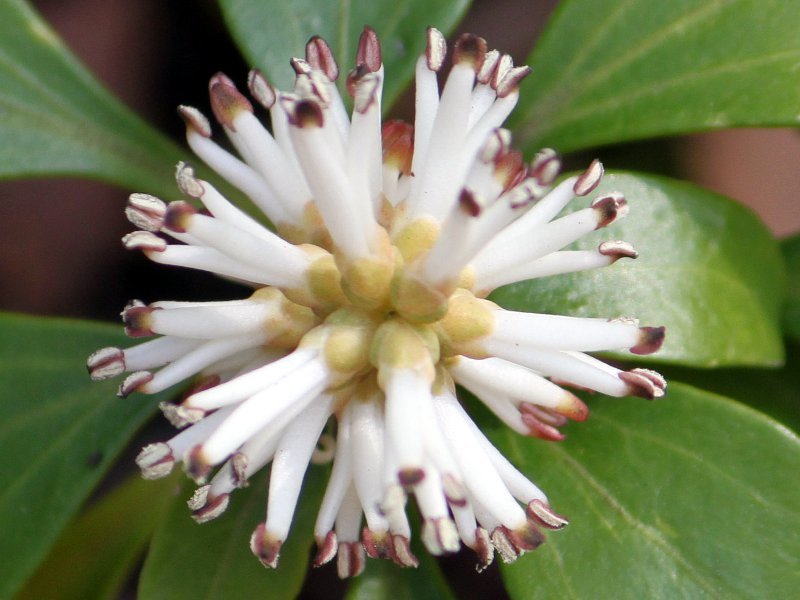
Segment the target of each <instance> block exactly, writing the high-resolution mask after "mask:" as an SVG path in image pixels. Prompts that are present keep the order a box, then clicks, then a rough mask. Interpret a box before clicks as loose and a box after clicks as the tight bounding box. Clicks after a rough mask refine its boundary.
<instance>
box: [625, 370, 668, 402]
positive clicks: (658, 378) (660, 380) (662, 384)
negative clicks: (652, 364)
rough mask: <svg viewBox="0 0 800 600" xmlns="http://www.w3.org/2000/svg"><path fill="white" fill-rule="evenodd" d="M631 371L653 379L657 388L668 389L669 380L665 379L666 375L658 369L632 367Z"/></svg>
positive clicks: (662, 390)
mask: <svg viewBox="0 0 800 600" xmlns="http://www.w3.org/2000/svg"><path fill="white" fill-rule="evenodd" d="M631 373H636V374H637V375H641V376H642V377H646V378H647V379H649V380H650V381H652V382H653V385H655V386H656V388H657V389H658V390H660V391H661V392H664V391H665V390H666V389H667V380H666V379H664V376H663V375H662V374H661V373H659V372H658V371H653V370H652V369H642V368H636V369H631ZM662 395H663V393H662V394H659V396H662Z"/></svg>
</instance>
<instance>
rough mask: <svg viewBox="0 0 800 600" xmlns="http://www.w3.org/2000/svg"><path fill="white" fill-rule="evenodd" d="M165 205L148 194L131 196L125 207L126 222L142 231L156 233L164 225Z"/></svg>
mask: <svg viewBox="0 0 800 600" xmlns="http://www.w3.org/2000/svg"><path fill="white" fill-rule="evenodd" d="M166 210H167V205H166V204H164V202H163V201H162V200H160V199H159V198H156V197H155V196H151V195H150V194H140V193H136V194H131V195H130V196H128V205H127V206H126V207H125V216H126V217H127V218H128V221H130V222H131V223H133V225H135V226H136V227H138V228H139V229H142V230H144V231H152V232H155V231H158V230H159V229H161V226H162V225H163V223H164V213H165V212H166Z"/></svg>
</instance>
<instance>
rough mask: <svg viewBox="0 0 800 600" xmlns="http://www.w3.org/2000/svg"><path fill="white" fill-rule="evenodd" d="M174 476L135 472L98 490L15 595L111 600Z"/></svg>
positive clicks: (166, 501) (160, 513) (18, 599)
mask: <svg viewBox="0 0 800 600" xmlns="http://www.w3.org/2000/svg"><path fill="white" fill-rule="evenodd" d="M174 486H175V481H174V478H172V479H162V480H161V481H159V482H157V483H156V482H152V481H145V480H143V479H142V478H141V477H139V475H138V474H136V475H133V476H132V477H130V478H129V479H128V480H127V481H126V482H125V483H123V484H121V485H120V486H119V487H117V488H116V489H114V490H113V491H112V492H110V493H109V494H107V495H105V496H103V498H102V499H101V500H99V501H98V502H97V503H96V504H94V505H93V506H91V507H90V508H89V509H88V510H87V511H86V513H84V514H82V515H81V516H80V517H78V518H77V519H76V520H75V522H74V523H73V524H72V525H70V526H69V527H68V528H67V530H66V531H65V532H64V535H62V536H61V538H60V539H59V540H58V542H57V543H56V545H55V546H53V549H52V550H51V551H50V554H49V556H48V557H47V560H45V562H43V563H42V564H41V565H40V566H39V568H38V569H37V571H36V573H35V574H34V575H33V577H31V578H30V580H29V581H28V583H27V585H26V586H25V588H24V589H23V590H22V592H21V593H19V594H17V596H15V600H41V599H42V598H48V600H84V599H85V598H93V599H95V600H100V599H106V600H114V599H115V598H119V597H120V591H121V588H122V586H123V585H125V583H126V581H127V580H128V578H129V577H130V574H131V571H132V570H133V568H134V567H135V566H136V562H137V561H138V560H139V559H140V558H141V557H142V556H143V555H144V552H145V550H146V548H147V544H148V542H149V541H150V537H151V536H152V534H153V530H154V529H155V526H156V524H157V523H158V521H159V520H160V519H161V518H163V517H164V513H165V512H166V509H167V508H168V507H169V505H170V503H171V499H172V494H171V490H172V489H174Z"/></svg>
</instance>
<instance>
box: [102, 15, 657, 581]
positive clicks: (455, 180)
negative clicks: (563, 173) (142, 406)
mask: <svg viewBox="0 0 800 600" xmlns="http://www.w3.org/2000/svg"><path fill="white" fill-rule="evenodd" d="M445 54H446V46H445V41H444V38H443V37H442V35H441V34H440V33H439V32H438V31H437V30H435V29H430V30H429V31H428V46H427V50H426V52H425V54H424V55H423V56H421V57H420V59H419V61H418V62H417V67H416V117H415V122H414V126H413V127H412V126H410V125H407V124H403V123H399V122H388V123H386V124H384V125H383V127H382V126H381V116H380V115H381V89H382V85H383V77H384V70H383V65H382V60H381V50H380V45H379V43H378V40H377V37H376V36H375V33H374V31H372V30H371V29H369V28H367V29H365V31H364V33H363V34H362V36H361V40H360V43H359V47H358V53H357V67H356V69H355V70H353V71H352V72H351V73H350V74H349V75H348V77H347V89H348V91H349V93H350V95H351V96H352V97H353V104H354V107H355V108H354V111H353V114H352V116H351V117H348V116H347V113H346V112H345V106H344V103H343V101H342V99H341V97H340V96H339V93H338V91H337V88H336V85H335V80H336V79H337V77H338V67H337V65H336V62H335V60H334V58H333V56H332V54H331V51H330V49H329V47H328V45H327V44H326V43H325V42H324V41H323V40H322V39H321V38H313V39H312V40H311V41H309V43H308V46H307V49H306V59H305V60H301V59H293V61H292V65H293V67H294V69H295V71H296V72H297V79H296V83H295V88H294V90H293V91H292V92H279V91H277V90H275V89H273V88H272V87H271V86H270V85H269V84H268V83H267V81H266V80H265V79H264V78H263V77H262V76H261V75H260V74H259V73H258V72H253V73H251V75H250V78H249V87H250V91H251V93H252V96H253V97H254V98H255V99H256V100H258V101H259V103H261V104H262V105H263V106H264V107H265V108H266V109H268V110H269V112H270V117H271V124H272V132H270V131H268V130H267V129H265V128H264V127H263V126H262V125H261V123H260V122H259V120H258V119H257V118H256V117H255V116H254V115H253V109H252V107H251V105H250V103H249V102H248V100H247V99H245V97H244V96H242V95H241V94H240V93H239V92H238V91H237V90H236V88H235V87H234V85H233V83H232V82H231V81H230V80H229V79H228V78H226V77H225V76H224V75H216V76H215V77H213V78H212V79H211V84H210V93H211V100H212V106H213V108H214V112H215V115H216V117H217V120H218V121H219V122H220V123H221V125H222V127H223V129H224V130H225V133H226V134H227V135H228V137H229V139H230V141H231V142H232V144H233V146H235V148H236V150H237V151H238V153H239V154H240V155H241V157H242V158H243V160H240V159H239V158H237V157H235V156H233V155H232V154H230V153H228V152H227V151H226V150H224V149H223V148H222V147H220V146H218V145H217V144H216V143H215V142H214V141H213V140H212V139H211V128H210V126H209V123H208V121H207V120H206V119H205V117H204V116H203V115H201V114H200V113H199V112H198V111H197V110H196V109H194V108H190V107H181V109H180V112H181V115H182V116H183V118H184V120H185V121H186V124H187V139H188V142H189V145H190V146H191V148H192V149H193V150H194V152H195V153H196V154H197V155H198V156H199V157H200V158H201V159H203V160H204V161H205V162H206V163H207V164H208V165H209V166H211V167H212V168H213V169H214V170H215V171H216V172H217V173H219V174H220V175H221V176H222V177H224V178H225V179H227V180H228V181H229V182H230V183H231V184H233V186H235V187H236V188H238V189H239V190H241V191H242V192H243V193H244V194H246V195H247V196H248V197H249V198H250V199H251V200H252V201H253V202H254V203H255V204H256V205H257V206H258V207H259V208H260V209H261V210H262V211H263V212H264V214H265V215H266V217H267V218H268V219H269V220H270V221H271V222H272V224H273V225H274V231H273V230H271V229H267V228H266V227H264V226H263V225H262V224H260V223H259V222H257V221H256V220H254V219H253V218H251V217H250V216H248V215H247V214H245V213H244V212H242V211H241V210H240V209H239V208H237V207H235V206H234V205H232V204H231V203H229V202H228V201H227V200H226V199H225V198H224V197H223V196H222V195H221V194H220V193H219V192H218V191H217V190H216V189H215V188H214V187H213V186H212V185H211V184H210V183H208V182H207V181H203V180H201V179H198V178H197V177H196V176H195V173H194V171H193V169H192V168H191V167H190V166H188V165H186V164H180V165H179V166H178V170H177V181H178V186H179V188H180V189H181V191H182V192H183V193H184V194H185V195H186V196H189V197H190V198H193V199H196V200H199V201H200V202H201V203H202V204H203V205H204V207H205V209H206V211H207V213H209V214H206V213H205V212H198V211H197V210H196V209H195V208H193V207H192V205H190V204H188V203H186V202H173V203H171V204H169V205H165V204H164V203H163V202H162V201H161V200H159V199H157V198H154V197H152V196H148V195H145V194H133V195H132V196H131V198H130V203H129V206H128V208H127V215H128V217H129V219H130V220H131V221H132V222H133V223H134V224H135V225H136V226H137V227H139V229H140V231H137V232H135V233H131V234H129V235H128V236H126V237H125V238H124V243H125V245H126V246H127V247H128V248H136V249H140V250H142V251H143V252H144V253H145V254H146V255H147V256H148V257H149V258H151V259H152V260H154V261H156V262H160V263H164V264H169V265H176V266H183V267H188V268H193V269H202V270H205V271H209V272H212V273H216V274H219V275H222V276H225V277H228V278H233V279H235V280H239V281H241V282H244V283H246V284H249V285H250V286H252V287H253V288H254V290H255V291H254V292H253V294H252V295H251V296H250V297H248V298H246V299H243V300H237V301H232V302H203V303H197V302H177V301H165V302H155V303H153V304H149V305H145V304H143V303H141V302H139V301H133V302H131V303H130V304H129V305H128V307H126V308H125V310H124V312H123V320H124V322H125V327H126V332H127V333H128V334H129V335H130V336H132V337H139V336H153V335H157V336H160V337H156V338H155V339H153V340H151V341H147V342H145V343H143V344H140V345H138V346H133V347H131V348H127V349H124V350H123V349H119V348H104V349H102V350H99V351H97V352H96V353H95V354H93V355H92V356H91V357H90V358H89V361H88V366H89V370H90V373H91V375H92V378H93V379H97V380H101V379H106V378H109V377H112V376H116V375H118V374H121V373H123V372H126V371H127V372H132V374H130V375H129V376H128V377H127V379H125V381H124V382H123V383H122V385H121V387H120V395H123V396H125V395H127V394H130V393H131V392H133V391H139V392H144V393H155V392H159V391H162V390H165V389H166V388H169V387H171V386H173V385H175V384H178V383H180V382H182V381H184V380H186V379H187V378H190V377H193V376H195V375H200V379H199V382H198V383H197V384H196V386H195V387H194V388H193V389H192V390H191V392H190V393H189V394H188V396H187V397H186V399H185V400H183V401H182V402H181V403H180V404H164V405H162V409H163V412H164V414H165V415H166V417H167V418H168V419H169V420H170V421H171V422H172V423H173V424H174V425H175V426H176V427H179V428H183V429H182V431H181V432H180V433H178V434H177V435H176V436H175V437H173V438H172V439H170V440H168V441H166V442H164V443H157V444H152V445H149V446H147V447H146V448H144V449H143V450H142V452H141V454H140V455H139V457H138V459H137V462H138V464H139V466H140V467H141V469H142V472H143V475H144V477H145V478H157V477H162V476H164V475H166V474H167V473H169V472H170V470H171V469H172V468H173V466H174V464H175V463H176V462H182V463H183V465H184V469H185V470H186V472H187V473H188V474H189V475H190V476H191V477H192V478H194V479H195V480H196V481H197V482H198V483H201V484H204V485H203V486H202V487H200V488H199V489H198V490H197V492H196V493H195V494H194V496H193V497H192V498H191V500H190V501H189V506H190V508H191V509H192V511H193V515H194V518H195V519H196V520H198V521H200V522H204V521H207V520H209V519H213V518H215V517H217V516H219V515H220V514H221V513H222V512H223V511H224V510H225V508H226V506H227V504H228V498H229V494H230V493H231V492H232V491H233V490H234V489H235V488H237V487H242V486H244V485H246V483H247V479H248V477H250V476H251V475H252V474H253V473H254V472H256V471H258V470H259V469H261V468H262V467H264V465H266V464H267V463H270V462H271V463H272V470H271V481H270V487H269V501H268V508H267V514H266V520H265V521H264V522H263V523H261V524H259V525H258V526H257V527H256V529H255V531H254V533H253V536H252V539H251V547H252V550H253V552H254V553H255V554H256V556H258V558H259V559H260V560H261V561H262V562H263V563H264V564H265V565H267V566H270V567H274V566H276V565H277V562H278V556H279V553H280V548H281V545H282V543H283V542H284V540H285V539H286V537H287V535H288V533H289V528H290V524H291V521H292V516H293V513H294V509H295V506H296V503H297V499H298V496H299V494H300V488H301V485H302V480H303V477H304V474H305V471H306V469H307V466H308V464H309V462H310V461H312V460H313V458H314V456H315V452H316V453H317V454H328V456H329V458H330V456H331V455H333V461H334V462H333V471H332V473H331V477H330V481H329V483H328V487H327V490H326V492H325V496H324V499H323V501H322V505H321V507H320V510H319V515H318V518H317V523H316V528H315V533H316V538H317V542H318V545H319V553H318V555H317V558H316V564H317V565H320V564H323V563H325V562H327V561H329V560H331V559H332V558H333V557H334V556H335V555H337V553H338V568H339V574H340V575H341V576H342V577H345V576H353V575H356V574H358V573H359V572H360V571H361V570H362V568H363V566H364V560H365V554H366V555H369V556H371V557H382V558H389V559H392V560H393V561H395V562H396V563H398V564H400V565H403V566H414V565H416V564H417V559H416V558H415V557H414V556H413V554H412V553H411V551H410V547H409V540H410V537H411V527H410V526H409V522H408V520H407V517H406V513H405V504H406V502H407V500H408V496H409V495H413V497H414V499H415V501H416V503H417V505H418V507H419V510H420V513H421V515H422V518H423V521H424V523H423V526H422V532H421V538H422V541H423V542H424V544H425V546H426V548H427V549H428V550H429V551H430V552H431V553H433V554H441V553H445V552H455V551H457V550H458V549H459V547H460V544H461V543H462V542H463V543H464V544H465V545H467V546H469V547H470V548H472V549H473V550H475V551H476V552H477V554H478V557H479V563H480V564H479V566H480V567H485V566H486V565H488V564H489V563H490V562H491V560H492V557H493V554H494V551H495V550H496V551H498V552H499V554H500V556H501V558H502V559H504V560H506V561H511V560H514V559H515V558H516V557H517V556H518V555H519V554H520V553H522V552H524V551H526V550H531V549H533V548H535V547H537V546H538V545H539V544H540V543H541V542H542V541H543V537H542V534H541V533H540V529H541V528H546V529H559V528H561V527H563V526H564V525H565V524H566V520H565V519H564V518H563V517H561V516H559V515H558V514H556V513H555V512H554V511H553V510H552V509H551V508H550V505H549V502H548V500H547V497H546V496H545V494H544V493H543V492H542V491H541V490H540V489H539V488H538V487H536V485H534V484H533V483H531V482H530V481H529V480H528V479H527V478H526V477H525V476H524V475H523V474H522V473H520V472H519V471H518V470H517V469H516V468H515V467H514V466H512V465H511V463H509V461H508V460H506V459H505V458H504V457H503V456H502V455H501V454H500V452H499V451H498V450H497V449H495V448H494V446H492V444H491V443H490V442H489V441H488V439H487V438H486V437H485V436H484V435H483V434H482V433H481V431H480V430H479V429H478V427H477V426H476V425H475V423H474V422H473V421H472V420H471V419H470V417H469V416H468V415H467V413H466V412H465V411H464V409H463V408H462V406H461V404H460V403H459V401H458V400H457V398H456V384H459V385H462V386H463V387H465V388H467V389H468V390H470V391H472V392H474V393H475V395H477V396H478V397H479V398H480V399H481V400H482V401H483V402H484V403H485V404H486V405H487V406H488V407H489V408H490V409H491V410H492V411H493V412H494V413H495V414H496V415H497V416H498V417H499V418H500V419H501V420H502V421H503V422H505V423H506V424H507V425H508V426H509V427H511V428H512V429H514V430H515V431H517V432H519V433H522V434H523V435H532V436H536V437H540V438H544V439H548V440H560V439H562V437H563V436H562V435H561V433H560V432H559V430H558V428H559V427H560V426H561V425H563V424H564V423H565V422H566V420H567V418H571V419H575V420H579V421H580V420H583V419H585V418H586V417H587V414H588V410H587V408H586V406H585V405H584V404H583V403H582V402H581V401H580V400H579V399H578V398H577V397H576V396H575V395H573V394H572V393H570V392H568V391H566V390H564V389H563V388H562V387H560V385H561V384H565V385H569V386H573V387H577V388H587V389H591V390H597V391H600V392H602V393H604V394H610V395H613V396H624V395H629V394H635V395H640V396H644V397H647V398H656V397H659V396H661V395H663V393H664V389H665V382H664V380H663V379H662V378H661V376H659V375H658V374H657V373H655V372H653V371H649V370H646V369H634V370H633V371H627V372H626V371H620V370H619V369H617V368H615V367H612V366H609V365H607V364H605V363H603V362H601V361H599V360H597V359H595V358H592V357H590V356H589V355H588V354H586V353H587V352H594V351H600V350H612V349H613V350H618V349H626V348H628V349H630V350H631V351H632V352H634V353H641V354H644V353H649V352H653V351H655V350H656V349H658V347H659V346H660V344H661V341H662V339H663V328H650V327H639V326H638V323H637V322H636V321H635V320H634V319H631V318H617V319H610V320H606V319H583V318H574V317H564V316H554V315H543V314H528V313H519V312H512V311H507V310H503V309H501V308H500V307H498V306H497V305H495V304H494V303H492V302H490V301H489V300H486V299H485V298H486V296H487V294H488V293H490V292H491V291H492V290H493V289H495V288H497V287H499V286H502V285H505V284H508V283H512V282H515V281H520V280H525V279H530V278H533V277H542V276H546V275H552V274H556V273H565V272H570V271H579V270H583V269H591V268H597V267H602V266H606V265H610V264H611V263H613V262H614V261H616V260H617V259H619V258H622V257H627V258H635V257H636V252H635V251H634V249H633V248H632V247H631V246H630V245H629V244H626V243H624V242H619V241H609V242H605V243H603V244H600V246H599V247H598V248H597V249H596V250H593V251H570V250H562V248H563V247H565V246H567V245H569V244H570V243H572V242H573V241H575V240H576V239H578V238H579V237H581V236H583V235H584V234H586V233H589V232H590V231H593V230H595V229H598V228H601V227H605V226H607V225H609V224H611V223H613V222H614V221H615V220H616V219H619V218H621V217H623V216H624V215H625V213H626V211H627V205H626V203H625V200H624V198H623V197H622V196H621V195H619V194H609V195H604V196H601V197H598V198H595V199H594V200H592V201H591V203H590V204H589V205H588V206H587V207H586V208H583V209H582V210H577V211H576V212H572V213H571V214H569V215H567V216H564V217H560V218H558V217H557V215H558V214H559V213H560V212H561V211H562V209H563V208H564V207H565V206H566V205H567V204H568V203H569V202H571V201H572V200H573V199H575V198H576V197H579V198H583V197H586V196H587V195H589V194H590V193H591V192H592V191H593V190H594V188H595V187H596V186H597V184H598V183H599V181H600V179H601V177H602V173H603V168H602V165H600V163H598V162H596V161H595V162H594V163H592V165H591V166H590V167H589V168H588V170H587V171H586V172H585V173H583V174H582V175H581V176H579V177H570V178H567V179H565V180H564V181H562V182H561V183H559V184H557V185H555V186H554V185H553V183H554V180H555V178H556V176H557V174H558V171H559V167H560V162H559V159H558V157H557V156H556V154H555V153H554V152H553V151H552V150H543V151H542V152H540V153H539V154H537V155H536V157H534V159H533V161H532V163H531V164H530V165H526V164H525V163H524V162H523V159H522V157H521V155H520V154H519V153H518V152H515V151H513V150H511V149H510V134H509V133H508V131H506V130H504V129H500V126H501V125H502V123H503V121H504V120H505V118H506V117H507V116H508V114H509V113H510V112H511V110H512V109H513V108H514V105H515V104H516V102H517V97H518V84H519V82H520V81H521V79H522V78H523V77H524V76H526V75H527V74H528V72H529V69H528V68H527V67H514V66H513V64H512V61H511V59H510V57H508V56H507V55H501V54H499V53H498V52H497V51H495V50H491V51H487V50H486V43H485V41H484V40H483V39H481V38H479V37H476V36H473V35H463V36H461V37H460V38H459V39H458V41H457V42H456V45H455V49H454V52H453V57H452V58H453V67H452V70H451V71H450V73H449V76H448V78H447V81H446V83H445V84H444V87H443V89H442V90H441V92H440V90H439V86H438V82H437V73H438V71H439V70H440V69H441V66H442V63H443V61H444V58H445ZM170 238H171V239H172V240H174V241H176V242H179V243H170V242H169V241H168V239H170ZM555 382H558V383H555ZM326 427H328V428H329V431H330V432H335V449H334V446H333V443H332V442H333V437H332V436H331V434H330V433H323V432H325V430H326ZM318 445H320V446H322V448H318ZM214 469H216V472H215V473H213V475H212V472H213V471H214ZM209 478H210V479H209ZM207 480H208V481H209V482H208V483H205V482H206V481H207ZM362 517H363V518H364V519H365V520H366V526H365V527H364V529H363V531H362V530H361V522H362Z"/></svg>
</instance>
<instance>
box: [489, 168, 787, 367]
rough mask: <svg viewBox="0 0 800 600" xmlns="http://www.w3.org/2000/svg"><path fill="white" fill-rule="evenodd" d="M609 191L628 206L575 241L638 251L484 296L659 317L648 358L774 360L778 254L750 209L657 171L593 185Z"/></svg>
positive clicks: (565, 310) (779, 353)
mask: <svg viewBox="0 0 800 600" xmlns="http://www.w3.org/2000/svg"><path fill="white" fill-rule="evenodd" d="M613 190H618V191H621V192H623V193H624V194H625V197H626V198H627V200H628V203H629V204H630V213H629V215H628V216H627V217H626V218H625V219H623V220H622V221H619V222H616V223H614V224H612V225H611V226H610V227H609V228H607V229H601V230H598V231H596V232H594V233H593V234H591V235H589V236H586V237H585V238H583V239H581V240H580V241H579V242H578V244H577V247H580V248H584V249H587V248H595V247H596V246H597V244H598V243H600V242H601V241H603V240H613V239H620V240H626V241H628V242H630V243H632V244H633V245H634V247H635V248H636V249H637V250H638V251H639V258H637V259H636V260H629V259H622V260H620V261H618V262H617V263H615V264H614V265H612V266H610V267H607V268H604V269H598V270H594V271H589V272H582V273H573V274H569V275H560V276H555V277H548V278H544V279H538V280H534V281H528V282H523V283H519V284H514V285H511V286H508V287H506V288H504V289H501V290H499V291H498V292H496V293H495V295H494V296H493V299H494V300H495V301H497V302H499V303H501V304H502V305H504V306H507V307H511V308H515V309H517V310H530V311H536V312H544V313H559V314H571V315H578V316H593V317H619V316H623V315H624V316H636V317H639V319H640V320H641V322H642V324H643V325H665V326H666V328H667V337H666V341H665V343H664V346H663V347H662V348H661V350H660V351H659V352H658V353H657V354H654V355H652V356H649V357H646V358H647V359H649V360H656V361H669V362H677V363H682V364H690V365H693V366H695V367H698V366H709V367H711V366H723V365H777V364H780V363H781V361H782V360H783V343H782V340H781V333H780V327H779V323H780V307H781V302H782V298H783V294H784V283H785V282H784V280H785V275H784V270H783V262H782V258H781V255H780V251H779V249H778V245H777V243H776V242H775V240H774V239H773V238H772V236H771V235H770V233H769V232H768V231H767V229H766V228H765V227H764V226H763V225H762V224H761V222H760V221H759V220H758V219H757V217H756V216H755V215H754V214H753V213H752V212H750V211H749V210H748V209H746V208H743V207H742V206H740V205H739V204H736V203H734V202H732V201H730V200H728V199H726V198H724V197H722V196H718V195H716V194H712V193H710V192H707V191H705V190H702V189H700V188H697V187H694V186H691V185H688V184H684V183H680V182H677V181H673V180H668V179H663V178H657V177H646V176H643V175H631V174H616V175H610V176H607V177H606V178H604V180H603V182H602V184H601V186H600V187H599V188H598V192H596V193H603V192H610V191H613ZM573 204H574V205H575V206H574V207H573V208H580V207H582V206H585V202H584V203H579V202H573ZM628 356H630V355H628ZM636 360H637V361H640V360H641V357H636Z"/></svg>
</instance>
